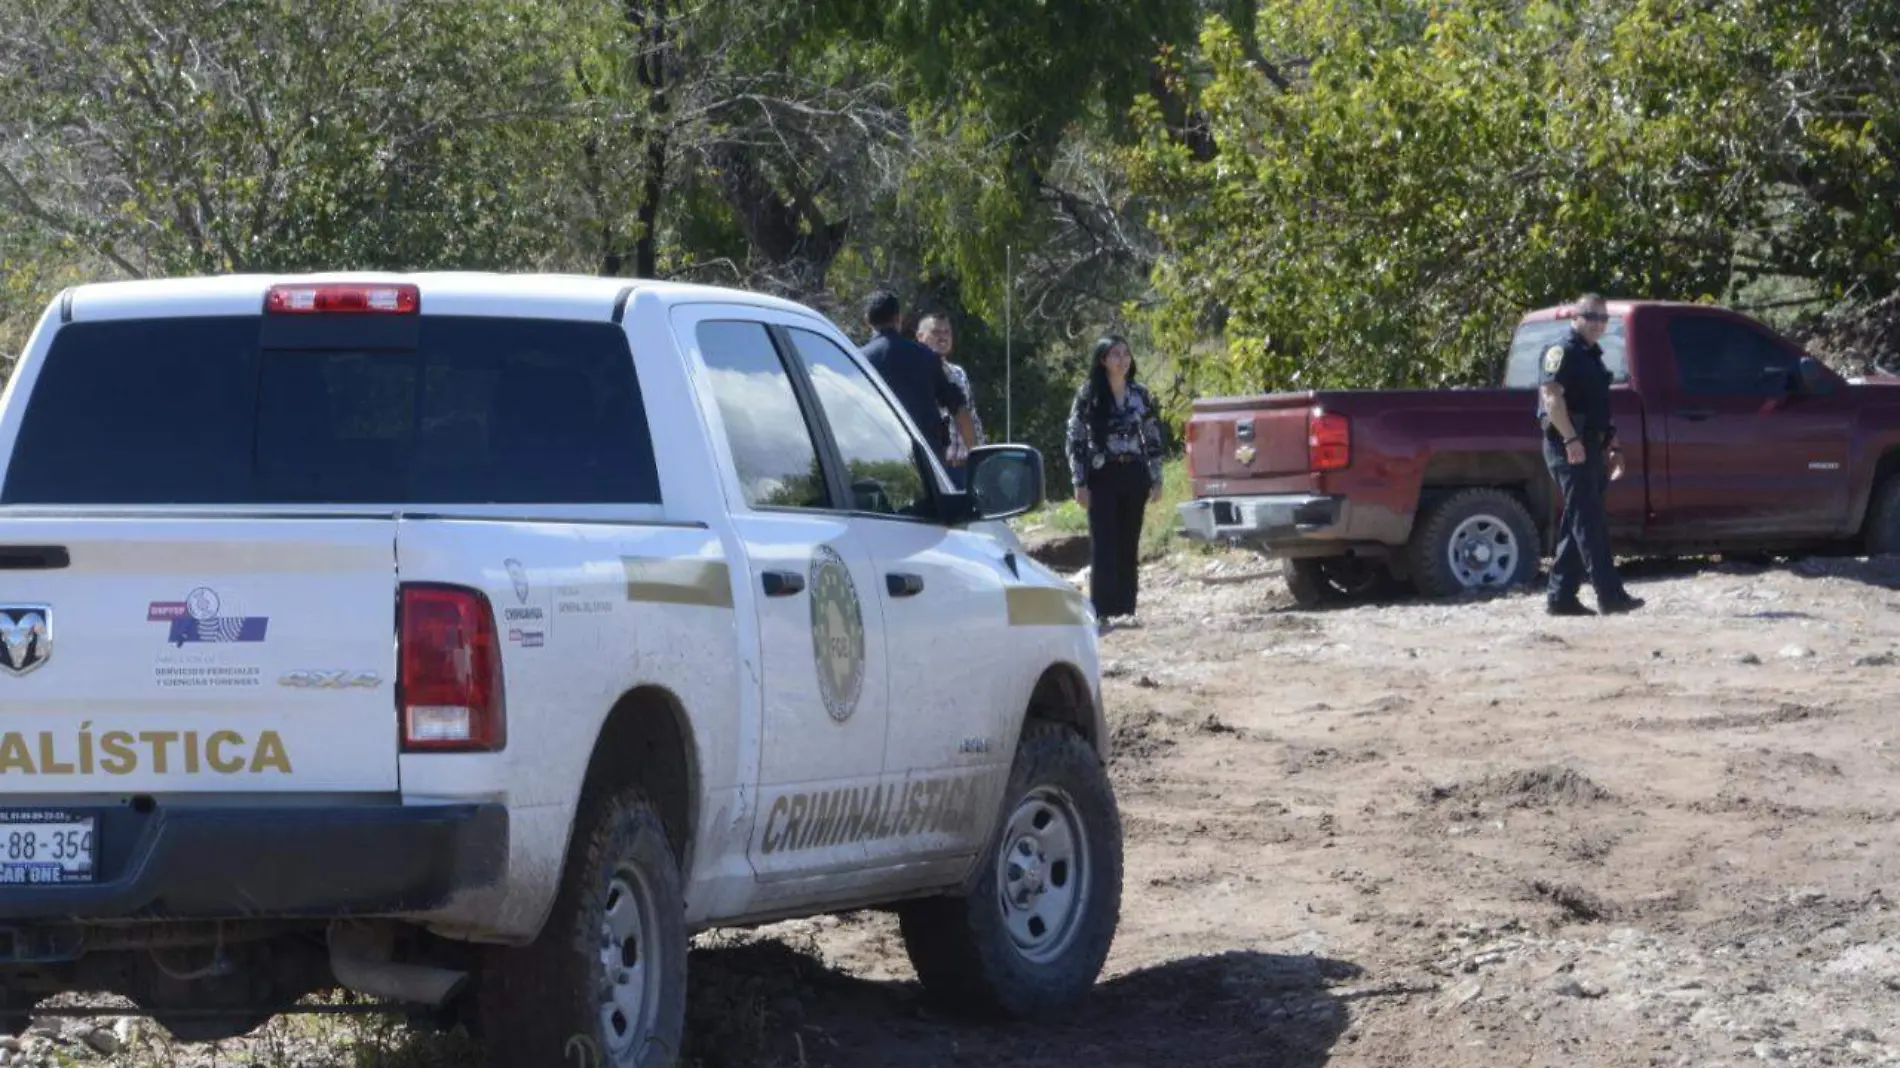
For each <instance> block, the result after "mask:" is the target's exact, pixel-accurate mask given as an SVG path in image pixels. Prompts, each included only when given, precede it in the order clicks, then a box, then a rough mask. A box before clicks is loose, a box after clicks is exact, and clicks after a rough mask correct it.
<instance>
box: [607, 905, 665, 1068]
mask: <svg viewBox="0 0 1900 1068" xmlns="http://www.w3.org/2000/svg"><path fill="white" fill-rule="evenodd" d="M657 915H658V909H657V908H656V907H655V905H654V897H653V893H652V891H651V890H650V889H649V888H648V887H647V885H646V881H645V880H643V879H641V878H640V876H639V875H638V873H635V872H632V871H624V870H623V871H621V872H618V873H616V874H615V875H614V877H613V879H612V880H611V881H610V882H609V883H608V884H607V904H606V907H605V908H603V909H602V910H601V916H600V947H599V948H600V991H599V995H600V996H599V1003H600V1034H601V1039H602V1041H603V1042H604V1043H605V1044H606V1047H607V1052H608V1053H609V1055H610V1056H611V1058H612V1059H613V1060H614V1061H616V1062H619V1061H622V1060H623V1059H624V1058H626V1057H627V1056H628V1055H629V1054H631V1053H633V1052H634V1051H636V1050H637V1049H638V1048H639V1046H640V1044H641V1043H642V1042H644V1041H645V1040H646V1038H647V1036H649V1035H651V1034H653V1029H654V1024H655V1023H656V1021H657V1018H658V1016H659V1002H660V997H659V995H660V989H659V982H660V976H659V973H658V972H657V971H656V970H655V969H654V968H651V967H649V966H648V965H649V963H650V962H651V961H653V960H654V955H655V954H656V953H657V952H658V950H659V939H658V926H657V919H656V917H657Z"/></svg>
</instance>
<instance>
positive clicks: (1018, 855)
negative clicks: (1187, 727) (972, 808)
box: [898, 722, 1122, 1017]
mask: <svg viewBox="0 0 1900 1068" xmlns="http://www.w3.org/2000/svg"><path fill="white" fill-rule="evenodd" d="M1002 811H1003V818H1002V821H1001V823H1000V824H998V826H997V828H996V831H995V832H994V834H993V835H992V836H991V839H990V844H989V848H988V849H987V850H986V852H985V855H984V861H983V867H982V870H981V871H980V872H979V874H978V878H977V881H976V884H975V889H974V891H973V892H972V893H971V894H970V895H969V896H968V897H946V898H932V899H928V900H924V901H915V902H909V903H907V904H905V905H903V906H902V907H900V909H899V911H898V916H899V921H900V929H901V930H902V932H903V936H904V948H905V949H906V951H908V953H909V955H910V961H911V965H912V966H913V967H915V968H916V969H917V977H918V979H920V980H921V981H922V982H923V984H924V988H925V989H926V990H928V991H929V992H931V993H932V994H934V995H936V996H938V997H940V998H942V999H943V1000H944V1001H945V1002H947V1003H948V1004H949V1005H950V1006H952V1007H953V1008H956V1009H958V1010H960V1011H964V1012H969V1013H973V1014H979V1015H985V1016H1003V1017H1023V1016H1029V1015H1033V1014H1036V1013H1040V1012H1046V1011H1050V1010H1054V1009H1060V1008H1063V1007H1066V1006H1068V1005H1070V1004H1073V1003H1074V1002H1076V1001H1077V1000H1079V999H1081V998H1082V997H1083V996H1084V995H1086V994H1087V993H1088V991H1089V989H1090V988H1091V987H1093V986H1094V984H1095V980H1096V977H1097V976H1099V975H1100V974H1101V971H1102V964H1103V962H1104V961H1106V960H1107V959H1108V947H1109V944H1110V943H1111V942H1112V941H1114V938H1115V927H1116V925H1117V923H1119V922H1120V917H1121V892H1122V827H1121V814H1120V812H1119V810H1118V809H1117V807H1116V804H1115V793H1114V789H1113V787H1111V786H1110V785H1109V781H1108V772H1107V769H1106V768H1104V767H1103V766H1102V761H1101V759H1100V758H1099V757H1097V756H1096V753H1095V750H1094V748H1093V747H1091V746H1090V745H1089V744H1088V742H1087V741H1085V740H1083V738H1082V736H1081V735H1079V734H1077V733H1076V732H1075V731H1074V730H1072V729H1070V728H1068V727H1064V726H1061V725H1059V724H1055V723H1045V722H1032V723H1030V724H1029V725H1028V726H1027V727H1025V728H1024V731H1023V740H1022V744H1021V746H1020V747H1019V748H1018V749H1017V751H1016V761H1015V765H1014V767H1012V768H1011V770H1010V779H1009V787H1008V793H1007V796H1006V798H1005V801H1004V807H1003V810H1002Z"/></svg>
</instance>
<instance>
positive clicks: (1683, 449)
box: [1646, 308, 1853, 539]
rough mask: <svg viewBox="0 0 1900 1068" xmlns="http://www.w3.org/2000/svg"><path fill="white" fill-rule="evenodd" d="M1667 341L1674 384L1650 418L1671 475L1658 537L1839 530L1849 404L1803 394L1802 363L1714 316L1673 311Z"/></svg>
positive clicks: (1841, 397)
mask: <svg viewBox="0 0 1900 1068" xmlns="http://www.w3.org/2000/svg"><path fill="white" fill-rule="evenodd" d="M1650 337H1651V338H1655V339H1656V340H1662V339H1661V338H1656V335H1654V334H1652V335H1650ZM1646 340H1647V339H1646ZM1667 342H1668V348H1669V350H1670V359H1669V360H1668V361H1667V363H1668V364H1669V365H1670V366H1672V368H1673V370H1674V372H1675V381H1674V382H1673V383H1672V384H1671V385H1672V389H1671V391H1670V397H1669V400H1668V402H1667V403H1666V404H1665V405H1664V406H1663V410H1662V411H1661V413H1659V414H1661V416H1662V420H1661V422H1662V424H1663V427H1664V434H1665V435H1666V443H1665V446H1664V448H1665V455H1666V457H1667V459H1666V463H1667V465H1668V472H1669V480H1668V486H1669V491H1668V502H1669V503H1668V505H1667V507H1665V508H1664V509H1663V510H1662V516H1661V517H1660V518H1661V522H1659V523H1658V527H1659V528H1660V530H1659V533H1663V534H1665V535H1675V536H1677V537H1680V538H1682V539H1698V538H1700V537H1703V536H1706V535H1726V536H1736V535H1741V536H1770V535H1809V534H1826V533H1831V532H1832V531H1833V530H1834V529H1835V528H1836V527H1838V526H1839V524H1840V522H1841V518H1842V516H1844V515H1845V514H1846V511H1847V496H1848V494H1847V490H1848V478H1847V451H1848V445H1849V441H1850V435H1851V433H1852V425H1853V417H1852V416H1853V413H1852V411H1851V408H1850V405H1851V401H1850V400H1849V398H1848V397H1847V396H1846V395H1845V394H1843V393H1841V392H1836V393H1834V394H1832V395H1828V396H1811V395H1803V394H1802V393H1801V392H1800V389H1799V385H1798V381H1799V380H1798V376H1797V374H1796V370H1797V365H1798V362H1799V360H1800V354H1799V353H1798V352H1796V351H1794V350H1793V349H1791V348H1790V347H1789V346H1787V345H1786V344H1784V343H1783V342H1782V341H1780V340H1779V339H1778V338H1776V337H1775V336H1774V335H1773V334H1771V333H1769V332H1768V331H1767V330H1764V329H1763V328H1761V327H1760V326H1758V325H1757V324H1755V323H1753V322H1751V321H1749V320H1747V319H1745V318H1742V317H1740V316H1737V315H1734V314H1731V313H1727V312H1724V311H1721V310H1719V309H1714V308H1711V309H1707V310H1704V309H1699V308H1698V309H1672V310H1671V312H1670V314H1669V319H1668V330H1667ZM1658 362H1659V363H1661V362H1663V361H1658Z"/></svg>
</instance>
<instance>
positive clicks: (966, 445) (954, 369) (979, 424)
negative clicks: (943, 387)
mask: <svg viewBox="0 0 1900 1068" xmlns="http://www.w3.org/2000/svg"><path fill="white" fill-rule="evenodd" d="M943 370H944V373H945V374H947V375H949V376H950V381H952V382H954V383H956V386H957V388H958V389H960V390H962V391H963V403H964V406H965V407H966V408H967V409H968V410H969V413H970V422H971V423H972V424H974V425H975V427H976V443H975V444H974V445H973V444H971V443H970V442H967V441H964V440H963V431H962V430H960V429H958V428H957V420H956V417H955V416H953V415H951V414H950V412H949V411H948V410H947V409H944V408H938V409H937V410H938V411H940V412H943V424H944V425H945V426H947V427H949V428H950V445H951V447H952V448H955V449H957V450H958V451H959V452H968V451H969V450H971V449H973V448H975V447H976V446H977V445H981V444H983V443H984V434H983V420H981V419H978V418H977V417H976V391H975V390H973V389H971V388H970V376H969V374H968V373H967V372H965V371H964V370H963V365H962V364H956V363H951V362H950V361H949V360H945V361H943Z"/></svg>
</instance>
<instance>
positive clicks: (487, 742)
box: [396, 585, 508, 752]
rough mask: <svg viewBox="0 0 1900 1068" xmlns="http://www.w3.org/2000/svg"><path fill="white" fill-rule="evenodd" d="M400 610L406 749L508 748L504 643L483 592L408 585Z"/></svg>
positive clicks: (400, 694) (400, 702) (400, 700)
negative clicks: (504, 683) (503, 697)
mask: <svg viewBox="0 0 1900 1068" xmlns="http://www.w3.org/2000/svg"><path fill="white" fill-rule="evenodd" d="M400 613H401V618H400V639H401V647H400V650H401V658H402V666H401V671H400V673H399V674H398V676H397V679H396V707H397V710H398V712H399V714H400V715H401V717H402V747H403V749H404V750H405V751H411V752H413V751H442V750H451V751H462V752H468V751H483V752H494V751H497V750H499V749H502V748H503V747H505V746H506V745H507V743H508V718H507V711H506V709H505V708H504V706H503V702H502V684H501V642H500V640H499V639H498V638H497V636H496V632H495V614H494V612H493V610H491V609H490V608H489V605H488V598H487V597H486V596H484V595H483V594H482V593H481V592H479V591H477V590H469V589H462V588H460V587H456V586H428V585H405V586H404V587H403V588H402V604H401V609H400Z"/></svg>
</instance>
